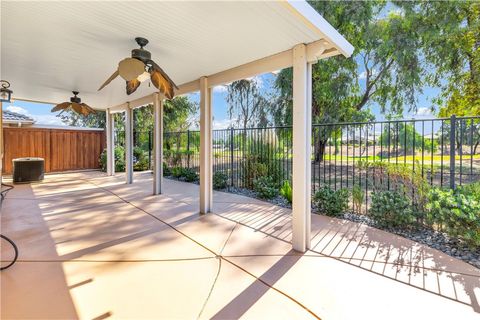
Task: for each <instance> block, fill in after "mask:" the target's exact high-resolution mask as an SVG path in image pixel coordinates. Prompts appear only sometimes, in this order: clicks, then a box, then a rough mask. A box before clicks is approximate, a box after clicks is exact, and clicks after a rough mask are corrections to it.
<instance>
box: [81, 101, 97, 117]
mask: <svg viewBox="0 0 480 320" xmlns="http://www.w3.org/2000/svg"><path fill="white" fill-rule="evenodd" d="M80 105H81V106H82V108H83V110H84V112H85V113H86V114H87V115H88V114H91V113H97V112H96V111H95V110H94V109H93V108H92V107H90V106H89V105H87V104H85V103H83V102H82V103H80Z"/></svg>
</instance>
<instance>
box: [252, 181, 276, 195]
mask: <svg viewBox="0 0 480 320" xmlns="http://www.w3.org/2000/svg"><path fill="white" fill-rule="evenodd" d="M253 189H254V190H255V192H256V193H257V195H258V196H259V197H260V198H262V199H272V198H275V197H276V196H277V195H278V187H277V185H276V184H275V181H273V178H272V177H270V176H263V177H258V178H257V179H255V180H254V181H253Z"/></svg>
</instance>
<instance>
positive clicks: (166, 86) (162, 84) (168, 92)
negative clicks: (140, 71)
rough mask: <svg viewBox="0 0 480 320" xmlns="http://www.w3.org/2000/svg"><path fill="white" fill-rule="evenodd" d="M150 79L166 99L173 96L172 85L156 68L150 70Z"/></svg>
mask: <svg viewBox="0 0 480 320" xmlns="http://www.w3.org/2000/svg"><path fill="white" fill-rule="evenodd" d="M150 79H151V80H152V83H153V85H154V86H155V87H156V88H157V89H158V90H159V91H160V92H161V93H162V94H164V95H165V97H166V98H167V99H172V98H173V96H174V91H173V86H172V84H171V83H170V82H168V80H167V79H165V78H164V77H163V76H162V74H161V73H160V72H159V71H158V70H152V71H151V72H150Z"/></svg>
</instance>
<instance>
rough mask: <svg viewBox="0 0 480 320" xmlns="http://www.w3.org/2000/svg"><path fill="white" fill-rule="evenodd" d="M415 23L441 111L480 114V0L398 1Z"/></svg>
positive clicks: (446, 113)
mask: <svg viewBox="0 0 480 320" xmlns="http://www.w3.org/2000/svg"><path fill="white" fill-rule="evenodd" d="M396 4H397V5H398V6H399V7H401V8H402V10H403V12H404V15H405V17H406V19H408V20H409V21H411V23H412V25H415V28H416V33H417V34H418V36H419V37H420V38H421V41H422V54H423V56H424V58H425V62H426V63H428V64H430V65H431V68H430V69H429V70H431V72H429V73H428V75H427V77H428V81H429V84H430V85H432V86H436V87H440V88H441V89H442V90H441V94H440V95H439V96H438V97H437V99H436V101H435V102H436V103H437V104H438V105H439V106H440V107H441V115H443V116H448V115H451V114H457V115H465V116H474V115H480V2H478V1H417V2H398V3H396Z"/></svg>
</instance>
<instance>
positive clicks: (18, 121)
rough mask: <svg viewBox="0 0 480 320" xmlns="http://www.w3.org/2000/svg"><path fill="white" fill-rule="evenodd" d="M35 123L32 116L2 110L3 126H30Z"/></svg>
mask: <svg viewBox="0 0 480 320" xmlns="http://www.w3.org/2000/svg"><path fill="white" fill-rule="evenodd" d="M34 123H35V120H33V119H32V118H30V117H28V116H26V115H23V114H20V113H16V112H12V111H8V110H3V126H4V127H23V126H31V125H33V124H34Z"/></svg>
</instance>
